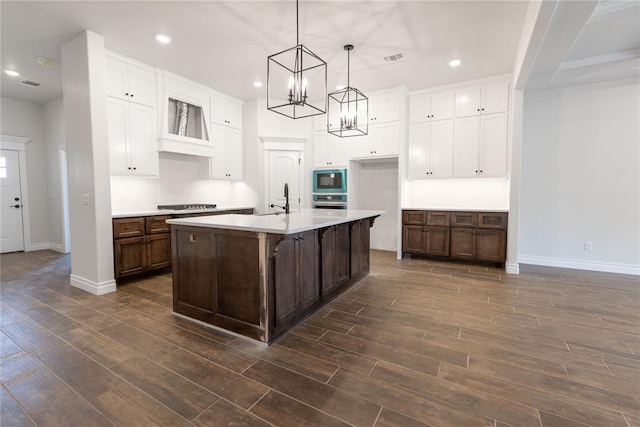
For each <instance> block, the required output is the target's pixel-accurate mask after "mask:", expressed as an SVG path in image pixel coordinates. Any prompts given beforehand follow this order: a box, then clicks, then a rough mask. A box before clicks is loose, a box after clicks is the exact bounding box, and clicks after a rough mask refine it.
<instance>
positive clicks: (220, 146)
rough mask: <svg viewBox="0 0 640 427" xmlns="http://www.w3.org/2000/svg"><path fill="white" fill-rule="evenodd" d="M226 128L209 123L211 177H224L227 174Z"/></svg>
mask: <svg viewBox="0 0 640 427" xmlns="http://www.w3.org/2000/svg"><path fill="white" fill-rule="evenodd" d="M226 140H227V128H226V127H224V126H221V125H218V124H211V142H212V143H213V157H211V165H210V167H211V172H210V177H211V179H226V178H227V174H228V173H229V172H228V171H227V144H226Z"/></svg>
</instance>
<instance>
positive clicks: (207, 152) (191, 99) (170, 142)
mask: <svg viewBox="0 0 640 427" xmlns="http://www.w3.org/2000/svg"><path fill="white" fill-rule="evenodd" d="M158 99H159V100H160V102H159V106H158V107H159V108H158V114H159V116H160V117H159V120H158V122H159V123H160V138H159V140H158V151H161V152H170V153H179V154H188V155H193V156H203V157H213V142H212V141H211V137H210V135H211V133H210V130H209V117H211V116H210V112H209V96H208V92H207V89H206V88H205V87H201V86H198V85H196V84H194V83H193V82H190V81H188V80H185V79H184V78H182V77H180V76H177V75H175V74H172V73H169V72H167V71H160V72H159V75H158Z"/></svg>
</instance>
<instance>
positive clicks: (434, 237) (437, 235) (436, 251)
mask: <svg viewBox="0 0 640 427" xmlns="http://www.w3.org/2000/svg"><path fill="white" fill-rule="evenodd" d="M449 230H450V229H449V227H427V229H426V232H425V235H426V236H427V237H426V246H425V248H426V250H425V252H426V253H427V254H429V255H439V256H449V240H450V239H449V235H450V232H449Z"/></svg>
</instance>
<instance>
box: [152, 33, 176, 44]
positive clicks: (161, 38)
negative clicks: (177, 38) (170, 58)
mask: <svg viewBox="0 0 640 427" xmlns="http://www.w3.org/2000/svg"><path fill="white" fill-rule="evenodd" d="M156 40H157V41H158V42H160V43H162V44H169V43H171V42H172V41H173V38H172V37H171V36H169V35H167V34H156Z"/></svg>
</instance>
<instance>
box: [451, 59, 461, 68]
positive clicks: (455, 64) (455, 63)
mask: <svg viewBox="0 0 640 427" xmlns="http://www.w3.org/2000/svg"><path fill="white" fill-rule="evenodd" d="M460 64H462V61H460V60H459V59H452V60H451V61H449V67H451V68H455V67H457V66H458V65H460Z"/></svg>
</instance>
